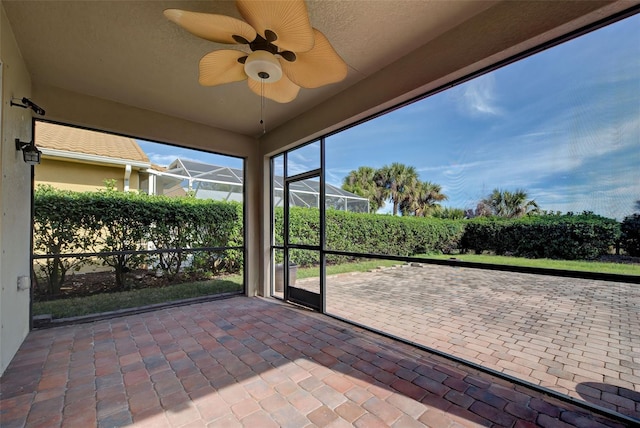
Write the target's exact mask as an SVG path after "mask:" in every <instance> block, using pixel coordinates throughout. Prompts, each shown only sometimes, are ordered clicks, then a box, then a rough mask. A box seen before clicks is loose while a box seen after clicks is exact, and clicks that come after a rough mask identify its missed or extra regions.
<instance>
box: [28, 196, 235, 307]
mask: <svg viewBox="0 0 640 428" xmlns="http://www.w3.org/2000/svg"><path fill="white" fill-rule="evenodd" d="M242 224H243V223H242V205H241V204H238V203H234V202H218V201H211V200H199V199H194V198H169V197H164V196H149V195H146V194H139V193H131V192H116V191H112V190H107V191H98V192H71V191H64V190H56V189H53V188H52V187H51V186H39V187H38V188H37V189H36V191H35V195H34V253H36V254H50V255H52V256H51V257H50V258H48V259H43V260H44V262H43V263H41V264H40V270H41V274H42V275H43V276H44V277H45V278H46V280H47V292H48V294H57V293H58V292H59V289H60V286H61V285H62V283H63V282H64V280H65V276H66V273H67V272H68V271H69V270H71V269H78V268H79V267H80V266H81V265H82V264H83V263H85V262H86V259H82V258H65V257H60V256H59V254H65V253H66V254H68V253H92V252H96V253H97V252H113V251H139V250H147V249H148V244H149V243H152V244H154V246H155V247H156V248H158V249H169V248H197V247H224V246H241V245H242V242H243V231H242ZM185 255H186V253H182V252H175V253H167V254H162V255H159V256H155V259H154V257H150V256H146V255H136V254H121V255H104V256H100V257H99V259H101V260H102V262H103V263H104V264H105V265H109V266H111V267H113V268H114V271H115V274H116V283H117V285H118V286H119V287H120V288H123V289H124V288H126V284H125V283H124V281H123V278H124V273H125V272H126V271H127V270H130V269H135V268H137V267H139V266H140V265H141V264H142V263H145V262H150V261H153V262H156V263H158V265H159V267H160V268H161V269H163V270H164V271H165V272H166V273H167V274H168V275H170V276H175V275H176V274H177V273H179V271H180V269H181V268H182V266H183V262H184V261H185V257H186V256H185ZM241 265H242V252H241V251H236V250H232V251H226V252H225V253H224V254H219V253H215V252H208V253H206V254H195V255H194V256H193V263H191V268H199V269H205V270H207V271H212V272H217V271H222V270H224V271H227V272H237V271H238V270H239V268H240V266H241Z"/></svg>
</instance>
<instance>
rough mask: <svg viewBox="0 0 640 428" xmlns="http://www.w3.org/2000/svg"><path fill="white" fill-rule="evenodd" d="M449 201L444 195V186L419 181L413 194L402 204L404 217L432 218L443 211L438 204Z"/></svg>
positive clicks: (401, 208)
mask: <svg viewBox="0 0 640 428" xmlns="http://www.w3.org/2000/svg"><path fill="white" fill-rule="evenodd" d="M447 199H448V196H447V195H445V194H444V193H442V186H440V185H439V184H436V183H432V182H430V181H424V182H420V181H418V182H417V183H416V185H415V187H414V189H413V191H412V192H410V193H408V194H407V195H406V197H405V199H403V200H402V201H401V203H400V212H401V213H402V215H415V216H416V217H431V216H432V215H433V214H434V213H435V212H437V211H439V210H441V209H442V206H441V205H440V204H439V203H438V202H442V201H445V200H447Z"/></svg>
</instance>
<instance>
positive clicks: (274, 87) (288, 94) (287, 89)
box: [248, 75, 300, 104]
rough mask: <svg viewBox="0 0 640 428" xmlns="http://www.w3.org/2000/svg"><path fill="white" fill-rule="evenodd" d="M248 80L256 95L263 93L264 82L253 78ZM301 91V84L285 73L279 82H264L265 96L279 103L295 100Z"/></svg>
mask: <svg viewBox="0 0 640 428" xmlns="http://www.w3.org/2000/svg"><path fill="white" fill-rule="evenodd" d="M248 82H249V88H251V90H252V91H253V92H254V93H255V94H256V95H263V93H262V85H263V83H262V82H259V81H257V80H253V79H249V80H248ZM299 91H300V86H298V85H296V84H295V83H293V82H292V81H291V80H289V79H287V76H284V75H283V76H282V78H280V80H278V81H277V82H274V83H264V96H265V97H266V98H269V99H270V100H273V101H276V102H278V103H283V104H284V103H288V102H290V101H293V100H295V99H296V97H297V96H298V92H299Z"/></svg>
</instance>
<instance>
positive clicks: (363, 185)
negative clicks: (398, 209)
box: [342, 166, 384, 213]
mask: <svg viewBox="0 0 640 428" xmlns="http://www.w3.org/2000/svg"><path fill="white" fill-rule="evenodd" d="M375 178H376V170H375V168H371V167H370V166H361V167H360V168H358V169H355V170H353V171H351V172H350V173H349V175H347V176H346V177H345V178H344V180H343V182H342V189H343V190H346V191H347V192H351V193H355V194H356V195H358V196H362V197H363V198H367V199H369V212H372V213H374V212H376V211H378V209H380V208H382V207H383V206H384V198H383V194H382V191H381V190H382V189H380V188H379V187H378V185H377V184H376V181H375Z"/></svg>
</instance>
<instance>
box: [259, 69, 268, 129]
mask: <svg viewBox="0 0 640 428" xmlns="http://www.w3.org/2000/svg"><path fill="white" fill-rule="evenodd" d="M263 118H264V79H260V125H262V133H263V134H266V133H267V129H266V127H265V125H264V120H263Z"/></svg>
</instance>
